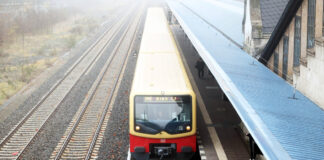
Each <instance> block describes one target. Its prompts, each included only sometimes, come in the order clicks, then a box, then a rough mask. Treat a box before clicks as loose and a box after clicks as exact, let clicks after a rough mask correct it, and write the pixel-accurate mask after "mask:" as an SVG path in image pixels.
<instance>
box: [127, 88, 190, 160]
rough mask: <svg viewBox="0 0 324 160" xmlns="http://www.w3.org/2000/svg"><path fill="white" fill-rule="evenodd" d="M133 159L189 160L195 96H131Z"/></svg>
mask: <svg viewBox="0 0 324 160" xmlns="http://www.w3.org/2000/svg"><path fill="white" fill-rule="evenodd" d="M131 97H132V98H131V99H130V100H131V102H130V103H131V104H130V105H131V106H130V152H131V154H132V158H133V159H140V160H142V159H177V160H178V159H191V157H192V156H193V155H194V154H195V152H196V108H195V104H196V102H195V95H194V94H188V95H175V96H174V95H173V96H171V95H170V96H168V95H163V96H162V95H155V96H152V95H150V96H145V95H136V96H134V95H133V96H131Z"/></svg>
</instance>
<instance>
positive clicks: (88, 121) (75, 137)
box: [50, 13, 141, 159]
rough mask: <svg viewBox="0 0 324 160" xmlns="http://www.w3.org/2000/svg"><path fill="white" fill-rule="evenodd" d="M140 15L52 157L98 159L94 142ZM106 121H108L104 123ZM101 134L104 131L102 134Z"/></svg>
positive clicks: (115, 51) (124, 35)
mask: <svg viewBox="0 0 324 160" xmlns="http://www.w3.org/2000/svg"><path fill="white" fill-rule="evenodd" d="M140 16H141V14H140V13H139V14H137V15H136V16H135V18H134V19H133V23H130V24H129V26H128V27H127V29H126V31H125V32H124V33H123V35H122V38H120V40H119V42H118V44H117V45H116V47H115V48H114V50H113V53H112V54H113V55H111V57H110V59H109V60H108V61H107V62H106V63H105V65H104V67H103V69H102V70H101V72H100V74H99V76H98V78H97V79H96V81H95V82H94V84H93V86H92V88H91V89H90V93H89V94H88V97H87V98H86V99H85V101H84V102H83V107H82V108H80V110H79V111H78V113H77V114H76V116H75V118H74V119H73V120H72V122H71V123H70V125H69V127H68V129H67V131H66V134H65V135H64V136H63V138H62V139H61V141H60V143H59V144H58V146H57V147H56V149H55V150H54V152H53V153H52V156H51V158H50V159H90V158H91V159H95V158H97V152H96V151H94V152H93V150H94V149H95V145H96V142H97V138H98V136H99V134H100V131H101V129H102V127H103V124H104V121H105V120H106V113H107V111H108V109H109V106H110V104H111V101H112V97H113V94H114V92H115V89H116V86H117V83H118V81H119V80H120V76H121V72H122V70H123V68H125V64H126V60H127V57H128V55H129V53H130V52H131V48H132V44H133V42H134V40H135V37H136V33H137V32H136V30H138V26H139V19H140ZM105 124H106V123H105ZM101 134H102V133H101Z"/></svg>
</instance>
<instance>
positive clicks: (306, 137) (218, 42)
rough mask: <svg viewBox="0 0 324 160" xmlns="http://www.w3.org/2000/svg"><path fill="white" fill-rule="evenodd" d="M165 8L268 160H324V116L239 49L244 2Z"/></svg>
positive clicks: (216, 0)
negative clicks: (168, 9) (173, 17)
mask: <svg viewBox="0 0 324 160" xmlns="http://www.w3.org/2000/svg"><path fill="white" fill-rule="evenodd" d="M167 3H168V5H169V7H170V9H171V11H172V13H173V15H174V16H175V17H176V19H177V20H178V22H179V23H180V25H181V27H182V28H183V29H184V31H185V33H186V34H187V36H188V37H189V39H190V41H191V42H192V43H193V45H194V47H195V48H196V50H197V51H198V53H199V54H200V56H201V57H202V58H203V59H204V61H205V63H206V64H207V66H208V68H209V69H210V71H211V72H212V73H213V75H214V77H215V78H216V80H217V82H218V83H219V85H220V86H221V88H222V89H223V91H224V93H225V94H226V95H227V97H228V99H229V100H230V102H231V103H232V105H233V106H234V108H235V110H236V111H237V113H238V115H239V116H240V118H241V119H242V121H243V123H244V124H245V126H246V127H247V129H248V130H249V132H250V134H251V135H252V137H253V139H254V140H255V141H256V143H257V144H258V146H259V148H260V149H261V151H262V153H263V154H264V156H265V157H266V158H267V159H269V160H270V159H283V160H288V159H300V160H304V159H321V160H322V159H323V158H324V111H323V110H322V109H321V108H320V107H319V106H317V105H316V104H314V103H313V102H312V101H311V100H310V99H308V98H307V97H305V96H304V95H303V94H301V93H300V92H298V91H296V92H295V90H294V88H293V87H292V86H291V85H290V84H288V83H287V82H286V81H285V80H283V79H282V78H280V77H279V76H277V75H276V74H275V73H273V72H272V71H271V70H269V69H268V68H267V67H266V66H264V65H262V64H261V63H259V62H258V61H257V60H256V59H254V58H253V57H251V56H250V55H249V54H247V53H246V52H245V51H243V50H242V49H241V48H242V46H243V34H242V20H243V15H244V2H243V0H185V1H184V0H179V1H178V0H169V1H167ZM294 93H295V98H293V95H294Z"/></svg>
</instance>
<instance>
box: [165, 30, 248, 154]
mask: <svg viewBox="0 0 324 160" xmlns="http://www.w3.org/2000/svg"><path fill="white" fill-rule="evenodd" d="M171 30H172V32H173V35H174V36H175V40H176V43H177V45H178V48H179V51H180V54H181V55H182V58H183V60H184V65H185V68H186V70H187V73H188V75H189V79H190V81H191V83H192V86H193V88H194V90H195V92H196V94H197V102H198V106H197V111H198V112H197V126H198V130H197V131H198V136H197V143H198V147H199V151H200V156H201V159H202V160H206V159H210V160H217V159H222V160H226V159H229V160H247V159H249V157H250V156H249V153H248V149H247V146H246V144H245V142H244V141H243V139H242V136H241V133H242V131H241V129H240V127H239V123H240V122H241V120H240V118H239V116H238V115H237V114H236V112H235V110H234V108H233V106H232V105H231V103H230V102H229V101H228V100H226V99H224V93H223V91H222V90H221V88H220V86H219V85H218V83H217V81H216V80H215V79H214V77H213V75H212V74H211V73H210V72H209V71H208V68H207V66H205V68H204V77H203V78H202V79H201V78H199V77H198V72H197V70H196V68H195V63H196V61H197V60H198V59H199V58H200V56H199V54H198V53H197V51H196V50H195V48H194V47H193V46H192V44H191V42H190V40H189V39H188V37H187V36H186V34H185V33H184V32H183V30H182V29H181V28H180V26H179V25H172V26H171Z"/></svg>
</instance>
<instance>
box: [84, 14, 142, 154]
mask: <svg viewBox="0 0 324 160" xmlns="http://www.w3.org/2000/svg"><path fill="white" fill-rule="evenodd" d="M140 14H141V13H140ZM140 18H141V17H140ZM140 21H141V20H139V21H138V22H137V24H136V31H135V32H134V34H133V36H132V44H131V45H130V47H129V48H128V55H129V54H130V52H131V50H132V48H133V44H134V41H135V37H136V34H137V32H138V27H139V22H140ZM126 60H127V56H126V57H125V58H124V61H123V64H122V65H123V66H124V65H125V62H126ZM122 70H123V67H122V68H121V69H120V72H119V74H118V76H117V80H116V81H115V84H114V87H113V89H112V94H110V96H109V99H108V103H106V106H105V109H104V112H103V114H102V116H101V118H100V122H99V124H98V127H97V129H96V133H95V134H94V137H93V139H92V141H91V144H90V147H89V150H88V153H87V156H86V158H85V159H86V160H89V159H90V158H91V154H92V151H93V148H94V146H95V144H96V141H97V138H98V135H99V133H100V130H101V127H102V124H103V122H104V120H105V117H106V113H107V111H108V108H109V105H110V103H111V99H112V97H113V95H114V94H113V93H114V92H115V89H116V86H117V83H118V81H119V79H120V76H121V72H122Z"/></svg>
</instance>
